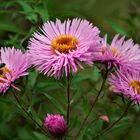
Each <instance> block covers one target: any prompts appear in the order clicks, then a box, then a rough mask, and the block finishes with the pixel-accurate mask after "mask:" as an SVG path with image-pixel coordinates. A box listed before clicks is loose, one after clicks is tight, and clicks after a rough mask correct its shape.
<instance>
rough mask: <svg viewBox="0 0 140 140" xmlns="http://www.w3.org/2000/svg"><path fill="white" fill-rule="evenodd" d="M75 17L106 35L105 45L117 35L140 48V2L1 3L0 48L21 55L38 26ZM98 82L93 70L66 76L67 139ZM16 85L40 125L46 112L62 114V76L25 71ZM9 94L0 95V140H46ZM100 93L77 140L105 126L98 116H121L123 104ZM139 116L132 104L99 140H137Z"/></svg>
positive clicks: (20, 0) (58, 0)
mask: <svg viewBox="0 0 140 140" xmlns="http://www.w3.org/2000/svg"><path fill="white" fill-rule="evenodd" d="M74 17H79V18H86V19H88V20H89V21H91V22H92V23H93V24H94V25H96V26H98V27H99V28H100V30H101V36H103V35H104V34H106V33H108V36H109V39H110V40H111V39H112V37H113V36H114V35H115V34H116V33H119V34H120V35H125V36H126V38H133V39H134V41H135V42H137V43H140V1H139V0H98V1H97V0H86V1H85V0H0V46H4V47H5V46H9V47H12V46H14V47H16V48H19V49H22V50H23V51H24V50H26V48H27V45H28V40H29V38H30V37H31V35H32V33H33V32H34V31H36V30H38V29H39V27H40V26H41V25H42V23H43V22H45V21H47V20H55V19H56V18H59V19H61V20H65V19H67V18H70V19H71V18H74ZM17 59H18V58H17ZM101 79H102V77H101V74H100V73H99V70H98V69H97V68H96V67H94V68H89V67H87V66H86V67H85V69H84V70H83V71H79V72H78V73H77V74H75V75H73V76H72V77H71V91H72V92H71V125H70V127H71V129H70V130H71V131H70V135H74V134H75V133H76V132H77V129H78V128H79V127H80V122H81V120H82V119H83V117H84V116H85V115H86V114H87V113H88V110H89V107H90V105H91V102H92V101H93V100H94V97H95V95H96V94H97V90H98V89H99V87H100V85H101ZM17 85H19V87H20V88H21V89H22V92H20V93H17V94H18V95H19V97H20V100H21V101H22V103H23V104H24V105H25V107H26V108H27V110H28V112H30V113H32V115H33V116H34V117H35V119H36V120H37V121H38V122H39V123H40V124H42V122H43V120H44V117H45V116H46V114H47V113H60V114H64V115H66V81H65V77H63V78H61V79H60V80H55V79H54V78H47V77H46V76H44V75H43V74H39V73H38V72H36V71H34V70H33V69H30V75H29V76H27V77H24V78H22V79H20V80H18V81H17ZM11 92H13V91H11V90H9V91H8V93H6V94H5V95H4V96H3V95H2V94H1V96H0V140H47V139H48V138H46V137H45V135H43V134H42V133H41V132H40V130H39V129H38V128H37V126H36V127H35V126H34V124H33V123H32V122H31V121H30V119H26V118H27V117H26V115H25V114H24V113H22V111H21V109H20V108H19V107H18V106H17V105H16V103H15V101H14V99H13V97H12V94H11ZM103 94H104V96H102V97H101V98H100V100H99V102H98V104H97V106H96V109H95V110H94V112H93V113H92V114H91V116H90V119H89V123H88V125H85V126H84V129H83V131H82V133H81V136H80V138H79V140H91V139H92V137H93V136H94V135H95V134H96V133H97V132H99V131H100V130H101V129H103V128H104V127H106V126H107V125H108V123H105V122H103V121H102V120H100V119H99V116H100V115H107V116H108V117H109V119H110V121H113V120H115V119H116V118H117V117H118V116H119V115H120V114H121V112H122V111H123V108H124V104H125V103H124V102H123V101H122V99H121V98H120V97H118V96H116V95H114V94H113V93H111V92H110V91H108V86H107V85H106V88H105V90H104V92H103ZM31 110H34V112H32V111H31ZM139 114H140V112H139V107H138V106H137V105H134V106H133V107H132V108H131V109H130V110H129V113H128V116H126V117H125V118H124V119H123V120H122V121H121V123H119V124H118V125H117V126H116V127H115V128H113V129H112V130H111V131H110V132H109V133H108V134H106V135H105V136H102V137H100V139H101V140H120V139H124V140H139V136H140V134H139V131H140V125H139V124H140V117H139ZM23 116H25V117H23ZM70 139H72V138H70Z"/></svg>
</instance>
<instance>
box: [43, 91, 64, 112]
mask: <svg viewBox="0 0 140 140" xmlns="http://www.w3.org/2000/svg"><path fill="white" fill-rule="evenodd" d="M44 95H45V96H46V97H47V98H48V99H49V100H50V101H51V102H52V103H53V105H54V106H55V107H56V108H57V109H58V110H59V111H60V112H61V114H66V111H65V110H64V108H63V106H62V105H61V104H60V103H59V101H58V100H56V99H55V98H54V97H52V96H50V95H49V94H47V93H44Z"/></svg>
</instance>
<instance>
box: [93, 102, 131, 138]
mask: <svg viewBox="0 0 140 140" xmlns="http://www.w3.org/2000/svg"><path fill="white" fill-rule="evenodd" d="M131 103H132V101H129V103H128V105H127V106H126V108H125V109H124V111H123V113H122V114H121V116H120V117H119V118H118V119H117V120H116V121H115V122H113V123H112V124H110V125H109V126H108V127H107V128H106V129H104V130H103V131H102V132H100V133H99V134H97V135H96V136H95V137H93V139H92V140H94V139H95V138H98V137H99V136H100V135H103V134H105V133H106V132H108V131H109V130H110V129H112V128H113V127H114V126H115V125H116V124H117V123H118V122H119V121H120V120H121V119H122V118H123V117H124V116H125V115H126V114H127V112H128V109H129V107H130V106H131Z"/></svg>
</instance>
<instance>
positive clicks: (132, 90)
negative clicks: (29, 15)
mask: <svg viewBox="0 0 140 140" xmlns="http://www.w3.org/2000/svg"><path fill="white" fill-rule="evenodd" d="M109 84H110V86H111V90H113V91H114V92H116V93H118V94H120V95H124V96H126V97H128V98H130V99H131V100H132V101H134V102H135V103H138V104H140V73H134V72H130V71H128V72H124V71H123V72H122V71H118V72H116V73H115V74H112V75H111V76H110V78H109Z"/></svg>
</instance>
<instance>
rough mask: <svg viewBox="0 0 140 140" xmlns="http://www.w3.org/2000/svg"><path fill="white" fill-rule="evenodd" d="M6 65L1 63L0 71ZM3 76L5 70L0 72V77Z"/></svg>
mask: <svg viewBox="0 0 140 140" xmlns="http://www.w3.org/2000/svg"><path fill="white" fill-rule="evenodd" d="M5 65H6V64H5V63H0V69H1V68H3V67H4V66H5ZM2 74H3V70H0V75H2Z"/></svg>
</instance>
